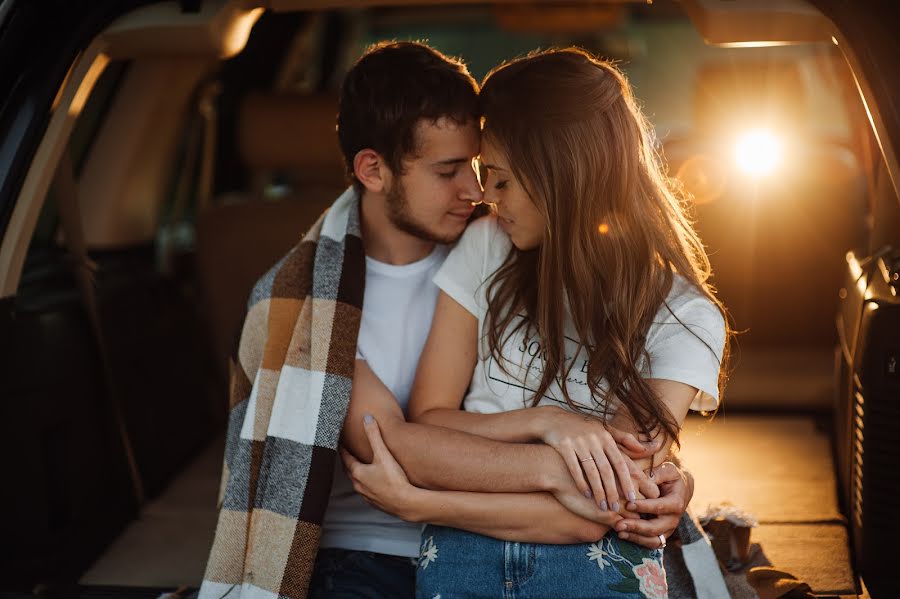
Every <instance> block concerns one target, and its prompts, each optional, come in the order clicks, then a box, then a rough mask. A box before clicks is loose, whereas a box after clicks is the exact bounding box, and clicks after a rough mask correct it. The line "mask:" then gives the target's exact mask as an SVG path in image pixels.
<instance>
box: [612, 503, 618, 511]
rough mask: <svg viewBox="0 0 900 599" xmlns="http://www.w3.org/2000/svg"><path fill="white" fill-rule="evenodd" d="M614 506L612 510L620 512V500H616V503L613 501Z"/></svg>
mask: <svg viewBox="0 0 900 599" xmlns="http://www.w3.org/2000/svg"><path fill="white" fill-rule="evenodd" d="M612 507H613V509H612V511H614V512H618V511H619V502H618V501H616V502H615V503H613V506H612Z"/></svg>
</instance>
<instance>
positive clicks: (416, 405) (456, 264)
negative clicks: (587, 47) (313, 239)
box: [409, 49, 728, 599]
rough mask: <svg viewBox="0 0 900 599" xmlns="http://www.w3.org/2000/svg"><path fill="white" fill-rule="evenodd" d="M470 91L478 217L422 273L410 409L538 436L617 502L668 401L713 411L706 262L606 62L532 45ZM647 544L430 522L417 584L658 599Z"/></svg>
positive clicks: (655, 561) (714, 329)
mask: <svg viewBox="0 0 900 599" xmlns="http://www.w3.org/2000/svg"><path fill="white" fill-rule="evenodd" d="M480 98H481V102H482V114H483V131H482V146H481V156H480V162H481V168H482V184H483V186H484V190H485V198H484V199H485V201H486V202H487V203H489V204H491V205H493V207H494V214H492V215H491V216H487V217H485V218H482V219H480V220H478V221H476V222H474V223H472V225H470V226H469V228H468V229H467V231H466V232H465V233H464V235H463V237H462V238H461V240H460V241H459V243H458V244H457V246H456V247H455V248H454V249H453V251H452V252H451V253H450V255H449V256H448V258H447V260H446V262H445V263H444V265H443V266H442V268H441V270H440V271H439V272H438V274H437V275H436V277H435V279H434V280H435V283H436V284H437V285H438V286H439V287H440V289H441V294H440V297H439V299H438V304H437V308H436V312H435V316H434V321H433V324H432V329H431V332H430V335H429V339H428V342H427V344H426V347H425V350H424V352H423V354H422V357H421V360H420V362H419V367H418V373H417V378H416V383H415V386H414V389H413V392H412V398H411V401H410V405H409V417H410V418H411V419H413V420H416V421H419V422H426V423H430V424H435V425H441V426H445V427H450V428H455V429H459V430H464V431H467V432H470V433H474V434H478V435H481V436H486V437H490V438H494V439H498V440H504V441H519V442H534V441H542V442H545V443H547V444H549V445H552V446H553V447H554V448H555V449H556V450H557V451H559V453H560V454H561V455H562V457H563V458H564V459H565V461H566V464H567V465H568V466H569V470H570V472H571V474H572V476H573V477H574V479H575V481H576V483H577V484H578V485H579V487H580V488H581V490H582V491H583V492H584V493H585V495H586V496H589V497H593V498H594V499H595V501H596V502H597V504H598V505H599V506H600V508H601V509H603V510H610V511H613V512H619V511H621V510H622V508H623V506H624V504H625V502H626V501H631V500H634V498H635V495H636V486H635V483H634V482H633V480H632V478H633V477H632V474H633V471H634V470H635V469H637V468H648V469H651V470H650V472H652V468H653V465H654V464H659V462H660V461H662V460H663V459H664V458H665V456H666V455H667V454H668V452H669V448H670V445H671V444H672V443H673V442H677V438H678V432H679V430H680V427H681V424H682V422H683V420H684V418H685V416H686V414H687V411H688V410H689V409H695V410H701V411H706V410H712V409H715V407H716V406H717V403H718V396H719V388H720V386H721V379H722V375H721V374H720V371H721V369H720V365H721V363H722V362H723V360H724V358H725V356H726V355H727V345H728V344H727V340H728V329H727V325H726V319H725V317H724V310H723V307H722V305H721V304H720V303H719V302H718V300H717V299H716V298H715V296H714V294H713V291H712V289H711V288H710V286H709V285H708V283H707V279H708V276H709V274H710V268H709V262H708V259H707V257H706V254H705V252H704V249H703V246H702V244H701V242H700V240H699V239H698V237H697V235H696V234H695V233H694V231H693V229H692V228H691V225H690V223H689V221H688V219H687V217H686V214H685V209H684V203H683V201H682V200H681V199H680V198H678V196H677V195H676V193H675V192H674V191H673V190H672V188H670V186H669V183H668V181H667V179H666V177H665V176H664V175H663V173H662V171H661V168H660V165H659V161H658V159H657V156H656V154H655V152H654V148H653V143H652V139H651V133H650V128H649V126H648V124H647V122H646V120H645V119H644V117H643V116H642V115H641V112H640V110H639V109H638V107H637V104H636V101H635V99H634V96H633V94H632V91H631V89H630V86H629V84H628V82H627V81H626V79H625V77H624V76H623V75H622V73H620V72H619V71H618V70H617V69H616V68H615V67H613V66H612V65H611V64H609V63H606V62H603V61H600V60H597V59H595V58H593V57H591V56H590V55H589V54H587V53H585V52H583V51H580V50H574V49H569V50H556V51H548V52H542V53H538V54H533V55H530V56H528V57H526V58H522V59H519V60H515V61H513V62H510V63H508V64H505V65H503V66H501V67H499V68H497V69H495V70H494V71H492V72H491V73H490V74H489V75H488V76H487V78H486V79H485V82H484V85H483V87H482V90H481V95H480ZM460 407H462V408H464V410H460ZM610 426H614V427H615V428H616V429H623V430H626V431H630V432H632V433H633V434H635V435H638V436H644V437H645V438H646V437H649V438H654V439H657V441H659V443H658V445H657V446H658V447H659V450H658V452H657V453H656V454H655V455H653V456H652V457H650V458H647V459H644V460H632V459H631V458H629V456H628V455H626V452H624V451H623V450H622V449H620V447H619V446H617V444H616V441H615V438H614V436H613V434H612V431H611V430H609V429H608V427H610ZM664 545H665V539H664V538H661V539H660V548H658V549H653V550H650V549H645V548H642V547H639V546H638V545H634V544H632V543H629V542H627V541H622V540H620V539H619V538H617V537H616V536H615V534H607V535H606V536H604V537H603V538H602V539H601V540H600V541H598V542H596V543H588V544H568V545H542V544H528V543H511V542H505V541H501V540H497V539H493V538H490V537H486V536H482V535H478V534H474V533H470V532H465V531H461V530H458V529H455V528H448V527H443V526H434V525H429V526H427V527H426V528H425V530H424V532H423V545H422V557H421V558H420V560H419V569H418V573H417V596H419V597H422V598H427V599H433V598H434V597H437V596H442V597H488V596H499V593H504V596H515V597H555V598H567V597H664V596H666V591H665V588H666V585H665V573H664V570H663V568H662V547H663V546H664Z"/></svg>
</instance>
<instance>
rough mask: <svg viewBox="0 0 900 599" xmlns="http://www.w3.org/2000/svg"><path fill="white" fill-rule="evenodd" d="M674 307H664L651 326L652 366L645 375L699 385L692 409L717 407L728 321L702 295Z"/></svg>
mask: <svg viewBox="0 0 900 599" xmlns="http://www.w3.org/2000/svg"><path fill="white" fill-rule="evenodd" d="M670 307H671V310H670V309H669V308H667V307H666V306H663V308H662V309H661V310H660V311H659V313H658V315H657V317H656V319H655V322H654V325H653V327H651V335H650V338H649V339H648V340H647V341H648V344H647V351H648V354H649V357H650V367H649V369H645V370H644V376H645V378H652V379H666V380H670V381H676V382H679V383H684V384H686V385H690V386H691V387H695V388H696V389H697V390H698V393H697V396H696V397H695V398H694V401H693V402H692V403H691V409H692V410H698V411H706V410H713V409H715V408H716V406H718V404H719V384H718V383H719V368H720V365H721V361H722V352H723V350H724V347H725V320H724V319H723V318H722V314H721V312H719V310H718V308H717V307H716V306H715V305H714V304H713V303H712V302H710V301H709V300H708V299H707V298H705V297H703V296H701V295H699V294H697V295H695V296H694V297H691V298H690V299H689V300H688V301H686V302H677V305H675V306H674V307H672V304H670ZM679 321H680V322H679Z"/></svg>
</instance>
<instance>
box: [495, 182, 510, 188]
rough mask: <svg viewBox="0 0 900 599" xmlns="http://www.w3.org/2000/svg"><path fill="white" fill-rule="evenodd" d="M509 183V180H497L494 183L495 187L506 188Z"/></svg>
mask: <svg viewBox="0 0 900 599" xmlns="http://www.w3.org/2000/svg"><path fill="white" fill-rule="evenodd" d="M507 183H509V181H508V180H504V181H497V182H496V183H494V189H506V184H507Z"/></svg>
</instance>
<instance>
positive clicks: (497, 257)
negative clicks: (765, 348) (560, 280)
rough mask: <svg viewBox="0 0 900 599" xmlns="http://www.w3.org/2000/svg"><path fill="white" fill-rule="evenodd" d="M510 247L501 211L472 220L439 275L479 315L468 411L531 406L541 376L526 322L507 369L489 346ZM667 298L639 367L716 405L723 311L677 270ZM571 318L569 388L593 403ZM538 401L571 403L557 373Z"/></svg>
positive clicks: (509, 351)
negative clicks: (494, 289) (493, 304)
mask: <svg viewBox="0 0 900 599" xmlns="http://www.w3.org/2000/svg"><path fill="white" fill-rule="evenodd" d="M511 247H512V244H511V242H510V240H509V237H508V236H507V235H506V233H504V232H503V230H502V229H500V227H499V225H498V224H497V219H496V217H494V216H486V217H483V218H481V219H479V220H477V221H475V222H473V223H472V224H471V225H469V227H468V229H466V232H465V233H464V234H463V236H462V238H461V239H460V241H459V242H458V243H457V245H456V247H454V248H453V251H451V252H450V255H449V256H448V257H447V259H446V260H445V261H444V265H443V266H442V267H441V269H440V271H438V273H437V275H436V276H435V278H434V282H435V283H436V284H437V286H438V287H440V288H441V289H442V290H443V291H444V292H445V293H447V295H449V296H450V297H452V298H453V299H454V300H456V301H457V302H458V303H459V304H460V305H462V306H463V307H464V308H465V309H466V310H468V311H469V312H470V313H471V314H472V315H474V316H475V317H476V318H477V319H478V330H479V331H480V333H481V334H480V341H479V347H478V360H477V362H476V366H475V373H474V375H473V378H472V383H471V386H470V387H469V392H468V394H467V395H466V398H465V400H464V403H463V407H464V408H465V409H466V411H468V412H479V413H497V412H506V411H509V410H515V409H519V408H523V407H527V406H530V405H531V401H532V400H533V397H534V393H535V392H536V391H537V389H538V386H539V382H540V380H541V375H542V371H543V370H542V369H543V362H542V360H541V358H540V354H541V343H540V340H539V339H536V338H528V337H526V330H525V328H524V327H523V328H522V329H520V330H519V331H518V332H517V333H516V334H514V335H512V336H511V337H510V338H509V340H508V341H507V342H506V343H505V344H504V346H503V348H502V351H501V352H500V353H501V356H502V358H503V361H504V362H505V367H506V368H505V369H504V368H501V367H500V364H498V363H497V361H496V360H495V359H494V357H492V356H491V355H490V350H489V348H488V346H487V337H486V334H485V333H486V331H485V317H486V314H487V288H488V285H489V283H490V279H491V276H492V275H493V274H494V273H495V272H496V270H497V268H499V267H500V266H501V265H502V263H503V261H504V260H505V258H506V256H507V254H508V253H509V251H510V248H511ZM666 304H668V308H667V307H666V306H665V305H664V306H662V307H661V308H660V310H659V312H657V314H656V317H655V318H654V320H653V323H652V324H651V326H650V330H649V332H648V334H647V340H646V349H647V353H648V355H649V358H650V360H649V362H650V363H649V364H646V363H645V362H646V361H645V360H643V359H642V360H641V363H640V364H639V365H638V366H639V370H640V372H641V374H642V376H644V377H645V378H653V379H667V380H671V381H677V382H680V383H684V384H687V385H690V386H691V387H694V388H696V389H698V392H697V396H696V397H695V398H694V401H693V403H692V404H691V409H693V410H712V409H714V408H715V407H716V405H718V376H719V365H720V362H721V356H722V350H723V347H724V343H725V322H724V320H723V318H722V315H721V313H720V312H719V310H718V309H717V308H716V306H715V305H714V304H713V303H712V302H710V301H709V299H707V298H706V297H705V296H703V295H702V294H701V293H700V292H699V291H698V290H697V289H695V288H694V287H693V286H692V285H690V284H689V283H688V282H687V281H686V280H685V279H684V278H682V277H680V276H678V275H676V276H675V280H674V282H673V284H672V290H671V291H670V293H669V295H668V298H667V299H666ZM676 317H677V318H676ZM566 320H567V322H566V360H567V362H566V365H567V366H568V364H569V363H571V362H574V364H573V365H572V368H571V370H569V376H568V377H567V391H568V392H569V396H570V398H571V399H572V400H573V401H574V402H576V403H578V404H580V405H583V406H585V407H586V408H588V409H590V408H592V407H593V406H595V405H596V401H594V400H592V397H591V392H590V389H589V387H588V385H587V381H586V379H587V375H586V373H587V359H586V354H585V352H584V350H583V349H580V346H581V344H580V342H579V341H578V339H576V333H575V331H574V327H573V326H572V323H571V319H569V318H567V319H566ZM679 320H680V321H681V322H679ZM681 323H684V325H686V326H687V327H689V328H690V330H688V329H687V328H685V326H684V325H682V324H681ZM698 337H699V338H698ZM602 385H603V383H602V382H601V386H602ZM538 405H560V406H563V407H565V406H566V404H565V400H564V398H563V394H562V391H561V389H560V386H559V382H558V379H557V382H556V383H554V384H553V385H551V386H550V388H549V389H548V390H547V392H546V393H545V394H544V397H542V398H541V399H540V402H539V404H538ZM616 408H617V406H616V405H611V406H609V414H610V415H612V414H613V413H615V410H616Z"/></svg>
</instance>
